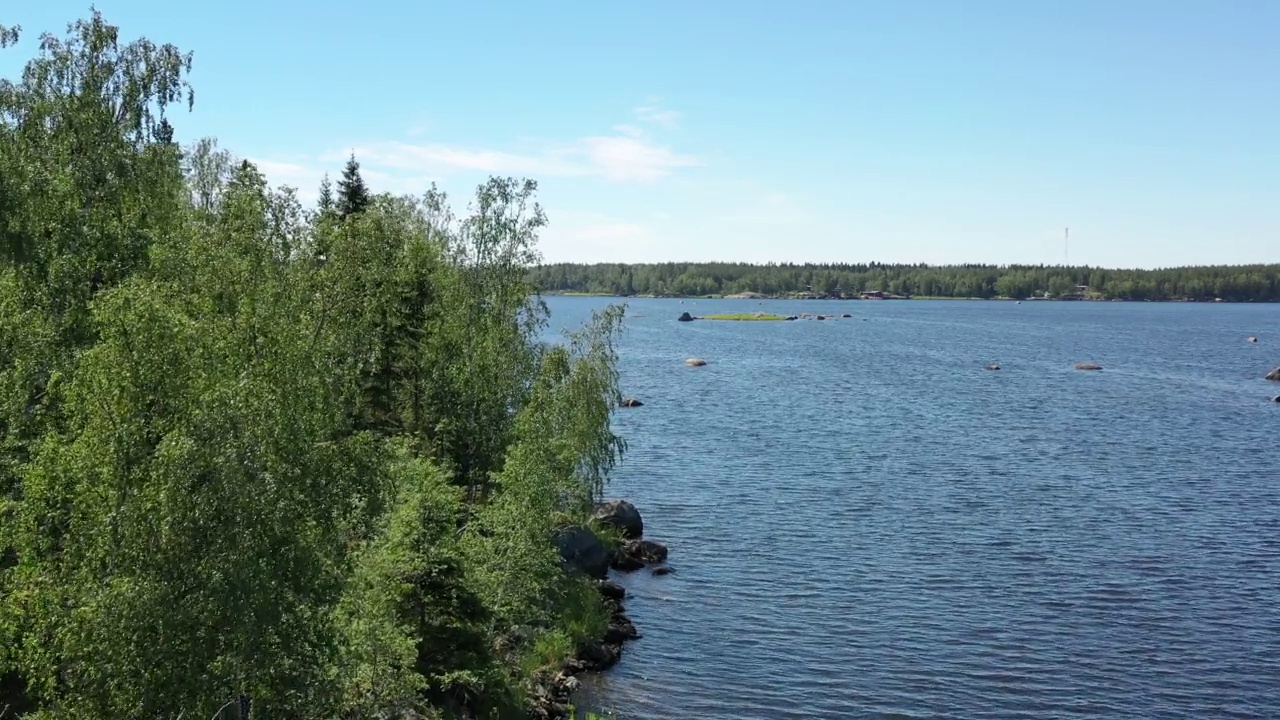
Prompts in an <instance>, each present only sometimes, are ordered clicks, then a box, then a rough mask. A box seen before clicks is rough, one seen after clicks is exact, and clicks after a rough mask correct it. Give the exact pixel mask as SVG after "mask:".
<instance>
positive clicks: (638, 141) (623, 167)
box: [583, 136, 702, 182]
mask: <svg viewBox="0 0 1280 720" xmlns="http://www.w3.org/2000/svg"><path fill="white" fill-rule="evenodd" d="M583 145H584V146H585V147H586V148H587V155H588V161H589V166H590V167H591V168H592V169H593V170H594V171H595V173H597V174H599V175H600V176H602V177H604V178H605V179H606V180H611V181H614V182H629V181H637V182H653V181H654V180H657V179H659V178H661V177H664V176H666V175H670V174H671V173H672V172H673V171H675V170H677V169H679V168H686V167H697V166H699V165H701V164H702V161H701V160H699V159H698V158H695V157H692V156H689V155H681V154H679V153H676V152H673V151H672V150H671V149H670V148H667V147H663V146H661V145H656V144H654V143H651V142H649V141H647V140H645V139H644V138H638V137H626V136H624V137H619V136H609V137H589V138H586V139H584V140H583Z"/></svg>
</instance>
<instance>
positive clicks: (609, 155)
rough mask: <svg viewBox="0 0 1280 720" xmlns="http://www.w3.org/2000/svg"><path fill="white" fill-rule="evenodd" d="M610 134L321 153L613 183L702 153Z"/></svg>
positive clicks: (395, 165)
mask: <svg viewBox="0 0 1280 720" xmlns="http://www.w3.org/2000/svg"><path fill="white" fill-rule="evenodd" d="M614 130H615V134H611V135H596V136H591V137H585V138H581V139H579V140H576V141H574V142H572V143H569V144H566V145H561V146H548V147H546V148H544V149H542V150H541V151H539V152H534V153H513V152H506V151H502V150H491V149H484V148H468V147H462V146H457V145H448V144H444V143H426V144H414V143H406V142H399V141H391V142H381V143H370V144H367V145H362V146H359V147H356V148H353V149H351V150H346V151H340V152H339V151H333V152H329V153H325V154H324V155H323V156H322V158H323V159H325V160H327V161H329V162H339V161H343V160H345V159H346V158H347V157H348V156H349V155H350V154H351V153H354V154H355V156H356V159H357V160H358V161H359V162H360V164H361V167H369V168H374V169H379V170H383V171H386V172H392V171H401V172H410V173H413V174H415V175H431V176H441V175H451V174H457V173H482V174H495V175H525V176H529V177H533V178H539V177H594V178H600V179H603V180H606V181H609V182H617V183H629V182H638V183H652V182H654V181H656V180H659V179H661V178H664V177H666V176H668V175H671V174H672V173H674V172H675V171H677V170H679V169H681V168H692V167H699V166H701V165H703V164H704V163H703V161H702V159H701V158H698V157H697V156H694V155H687V154H684V153H679V152H676V151H675V150H673V149H671V148H670V147H667V146H666V145H662V144H659V143H658V142H655V141H653V140H651V139H649V138H647V137H646V136H645V135H644V134H643V132H639V133H637V132H636V130H638V128H632V127H630V126H625V125H624V126H621V127H619V128H615V129H614Z"/></svg>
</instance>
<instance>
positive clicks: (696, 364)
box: [684, 358, 707, 367]
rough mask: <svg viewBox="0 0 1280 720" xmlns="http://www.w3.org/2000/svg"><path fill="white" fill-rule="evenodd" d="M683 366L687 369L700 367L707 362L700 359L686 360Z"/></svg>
mask: <svg viewBox="0 0 1280 720" xmlns="http://www.w3.org/2000/svg"><path fill="white" fill-rule="evenodd" d="M684 364H685V365H688V366H689V367H702V366H703V365H706V364H707V361H706V360H703V359H702V358H686V359H685V361H684Z"/></svg>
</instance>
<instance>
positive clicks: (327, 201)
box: [317, 173, 334, 216]
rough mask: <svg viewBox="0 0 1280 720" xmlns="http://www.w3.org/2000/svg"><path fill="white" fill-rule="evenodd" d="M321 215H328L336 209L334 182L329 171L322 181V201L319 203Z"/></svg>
mask: <svg viewBox="0 0 1280 720" xmlns="http://www.w3.org/2000/svg"><path fill="white" fill-rule="evenodd" d="M317 207H318V209H319V210H320V214H321V215H325V216H328V215H329V214H331V213H332V212H333V211H334V205H333V183H332V182H330V181H329V173H325V174H324V179H322V180H321V181H320V201H319V202H318V203H317Z"/></svg>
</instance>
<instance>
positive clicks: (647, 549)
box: [622, 540, 667, 565]
mask: <svg viewBox="0 0 1280 720" xmlns="http://www.w3.org/2000/svg"><path fill="white" fill-rule="evenodd" d="M622 553H623V554H626V555H629V556H631V557H634V558H638V559H639V560H640V562H643V563H644V564H646V565H657V564H658V563H660V562H663V561H664V560H666V559H667V546H666V545H663V544H662V543H660V542H654V541H652V540H632V541H631V542H629V543H627V544H626V545H623V546H622Z"/></svg>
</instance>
